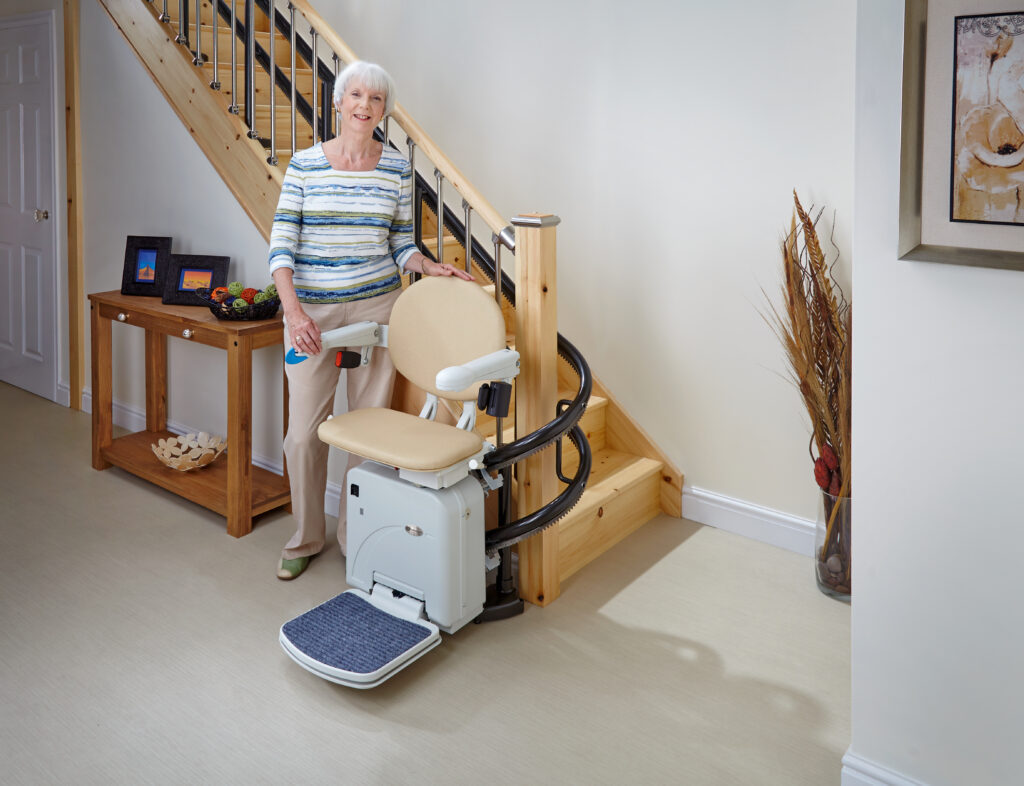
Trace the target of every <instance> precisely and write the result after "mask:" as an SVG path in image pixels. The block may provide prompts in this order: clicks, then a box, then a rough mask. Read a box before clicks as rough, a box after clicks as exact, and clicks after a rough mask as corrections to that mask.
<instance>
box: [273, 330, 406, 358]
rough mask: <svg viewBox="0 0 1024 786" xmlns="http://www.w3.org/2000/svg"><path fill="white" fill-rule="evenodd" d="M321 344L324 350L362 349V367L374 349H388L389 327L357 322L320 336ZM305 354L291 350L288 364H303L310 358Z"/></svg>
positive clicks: (288, 355)
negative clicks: (341, 348)
mask: <svg viewBox="0 0 1024 786" xmlns="http://www.w3.org/2000/svg"><path fill="white" fill-rule="evenodd" d="M320 344H321V346H322V347H323V349H333V348H336V347H360V348H361V352H360V361H361V362H360V365H364V366H365V365H366V364H367V363H369V362H370V352H371V350H372V349H373V348H374V347H386V346H387V345H388V326H387V325H378V324H377V323H376V322H369V321H366V322H355V323H353V324H351V325H344V326H343V327H340V328H335V329H334V330H326V331H324V332H323V333H321V334H320ZM308 357H309V355H307V354H306V353H305V352H297V351H296V350H295V349H289V350H288V354H287V355H285V362H286V363H301V362H302V361H303V360H305V359H306V358H308Z"/></svg>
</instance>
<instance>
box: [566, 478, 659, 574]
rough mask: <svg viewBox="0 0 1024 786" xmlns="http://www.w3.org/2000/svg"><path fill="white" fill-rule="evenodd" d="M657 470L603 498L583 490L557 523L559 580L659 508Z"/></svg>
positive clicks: (648, 518) (626, 533)
mask: <svg viewBox="0 0 1024 786" xmlns="http://www.w3.org/2000/svg"><path fill="white" fill-rule="evenodd" d="M660 484H661V472H660V470H658V471H654V472H651V473H649V474H647V475H645V476H643V477H642V478H640V479H639V480H638V481H636V482H635V483H633V484H631V485H630V486H628V487H626V488H620V489H616V490H614V493H612V494H611V495H609V496H607V497H606V498H604V499H597V498H595V497H593V496H592V497H591V498H589V499H588V497H587V495H588V494H590V492H589V491H588V492H585V493H584V496H583V498H582V499H581V500H580V502H579V503H578V504H577V509H574V510H572V511H571V512H570V513H569V515H567V516H566V518H564V519H563V520H562V521H560V522H559V523H558V525H557V526H558V573H559V577H560V579H561V580H562V581H565V579H566V578H567V577H569V576H571V575H572V574H573V573H575V572H576V571H578V570H579V569H580V568H582V567H584V566H585V565H587V564H588V563H589V562H591V561H592V560H594V559H595V558H597V557H598V556H599V555H600V554H602V553H603V552H605V551H607V550H608V549H610V548H611V547H612V546H614V545H615V544H616V543H618V542H619V541H621V540H622V539H623V538H625V537H626V536H627V535H629V534H631V533H633V532H635V531H636V530H637V529H639V528H640V527H642V526H643V525H644V524H645V523H646V522H648V521H650V520H651V519H652V518H654V517H655V516H657V515H658V514H659V513H660V512H661V505H660V503H659V499H658V495H659V490H660Z"/></svg>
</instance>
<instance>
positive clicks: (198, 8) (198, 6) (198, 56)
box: [192, 0, 203, 66]
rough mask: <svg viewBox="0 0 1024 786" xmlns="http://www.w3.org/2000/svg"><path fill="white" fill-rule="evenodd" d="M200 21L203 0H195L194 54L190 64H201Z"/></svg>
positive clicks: (201, 18)
mask: <svg viewBox="0 0 1024 786" xmlns="http://www.w3.org/2000/svg"><path fill="white" fill-rule="evenodd" d="M202 23H203V0H196V52H195V54H196V56H195V57H193V58H192V65H196V66H201V65H202V64H203V48H202V40H203V33H202Z"/></svg>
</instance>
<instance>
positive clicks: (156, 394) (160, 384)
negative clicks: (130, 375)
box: [146, 328, 167, 431]
mask: <svg viewBox="0 0 1024 786" xmlns="http://www.w3.org/2000/svg"><path fill="white" fill-rule="evenodd" d="M166 428H167V336H165V335H164V334H163V333H158V332H157V331H155V330H150V329H148V328H147V329H146V431H163V430H164V429H166Z"/></svg>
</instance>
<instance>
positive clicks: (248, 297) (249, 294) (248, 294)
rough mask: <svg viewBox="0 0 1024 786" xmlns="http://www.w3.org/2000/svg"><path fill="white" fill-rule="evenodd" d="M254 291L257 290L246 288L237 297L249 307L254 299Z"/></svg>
mask: <svg viewBox="0 0 1024 786" xmlns="http://www.w3.org/2000/svg"><path fill="white" fill-rule="evenodd" d="M256 291H257V290H255V289H253V288H252V287H246V288H245V289H243V290H242V292H241V294H239V297H240V298H242V300H244V301H245V302H246V303H248V304H249V305H252V299H253V298H254V297H256Z"/></svg>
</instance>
